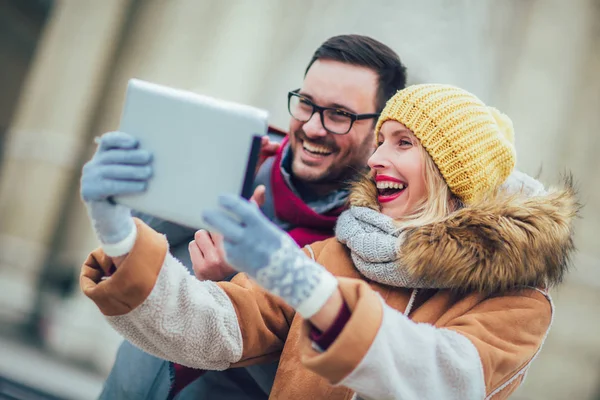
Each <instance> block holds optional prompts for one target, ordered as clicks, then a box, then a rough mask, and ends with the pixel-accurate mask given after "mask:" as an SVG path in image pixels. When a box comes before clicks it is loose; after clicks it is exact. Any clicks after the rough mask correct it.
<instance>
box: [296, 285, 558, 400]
mask: <svg viewBox="0 0 600 400" xmlns="http://www.w3.org/2000/svg"><path fill="white" fill-rule="evenodd" d="M339 291H340V293H341V295H342V299H343V301H344V302H345V303H346V304H347V305H348V307H349V309H350V312H351V315H350V318H349V319H348V321H347V323H346V325H345V326H344V328H343V329H342V330H341V332H340V333H339V335H338V336H337V338H336V339H335V340H334V341H333V343H331V345H330V346H329V347H328V348H327V349H325V351H323V352H319V351H317V350H315V346H313V343H312V341H311V336H310V331H311V329H312V326H311V324H312V323H313V322H312V320H311V322H310V323H309V322H307V323H306V324H305V332H304V333H305V334H304V335H303V336H302V339H301V354H302V357H301V359H302V361H303V363H304V365H305V366H306V367H307V368H309V369H311V370H312V371H313V372H315V373H317V374H319V375H321V376H323V377H325V378H327V379H328V380H329V381H330V382H331V383H332V384H336V385H343V386H346V387H349V388H351V389H353V390H355V391H356V392H357V393H359V394H360V395H362V396H364V397H366V398H419V399H439V398H444V399H483V398H491V396H496V397H494V398H505V397H506V396H508V394H510V393H511V392H512V391H513V390H514V389H515V388H516V386H518V384H519V383H520V380H521V379H522V377H523V373H524V372H525V371H526V370H527V368H528V367H529V364H530V362H531V361H532V359H533V358H534V356H535V355H536V354H537V352H538V351H539V349H540V347H541V344H542V342H543V340H544V338H545V335H546V333H547V330H548V329H549V324H550V320H551V304H550V303H549V301H548V299H547V298H546V297H545V295H544V294H543V293H541V292H538V291H536V290H534V289H531V290H527V291H524V292H519V293H515V294H511V295H506V296H503V297H496V298H491V299H487V300H485V301H482V302H479V303H477V302H476V301H475V302H473V304H472V306H471V307H468V308H467V307H465V304H460V305H458V304H457V305H455V306H454V307H453V308H451V309H450V310H449V311H448V312H446V313H445V314H444V315H443V316H442V317H441V318H440V319H439V320H438V322H436V325H435V326H434V325H431V324H427V323H415V322H414V321H412V320H410V319H409V318H408V317H406V316H405V315H403V314H402V313H401V312H399V311H397V310H394V309H392V308H391V307H389V306H387V305H386V304H385V302H384V301H383V300H382V299H381V297H380V296H379V295H377V294H376V293H375V292H374V291H373V290H372V289H371V288H370V287H369V286H368V284H366V283H365V282H362V281H359V280H354V279H344V278H340V279H339ZM461 307H464V310H462V309H461V310H459V309H460V308H461ZM486 396H487V397H486Z"/></svg>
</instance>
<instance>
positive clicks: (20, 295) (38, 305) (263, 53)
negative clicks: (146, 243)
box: [0, 0, 600, 400]
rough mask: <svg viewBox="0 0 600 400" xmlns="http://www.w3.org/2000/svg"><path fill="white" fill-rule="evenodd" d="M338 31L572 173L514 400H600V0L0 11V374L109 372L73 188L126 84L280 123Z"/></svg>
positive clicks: (74, 385)
mask: <svg viewBox="0 0 600 400" xmlns="http://www.w3.org/2000/svg"><path fill="white" fill-rule="evenodd" d="M340 33H361V34H367V35H370V36H373V37H374V38H376V39H379V40H381V41H383V42H384V43H386V44H388V45H390V46H391V47H392V48H394V50H396V51H397V52H398V53H399V54H400V56H401V58H402V59H403V61H404V62H405V64H406V65H407V66H408V71H409V78H410V81H411V82H413V83H416V82H444V83H452V84H456V85H459V86H462V87H464V88H466V89H468V90H470V91H472V92H474V93H476V94H478V95H479V96H480V97H481V98H482V99H483V100H484V101H486V102H487V103H488V104H490V105H494V106H496V107H498V108H500V109H501V110H503V111H504V112H506V113H507V114H508V115H509V116H511V118H512V119H513V121H514V125H515V128H516V140H517V148H518V153H519V161H518V167H519V168H520V169H522V170H524V171H525V172H528V173H530V174H533V175H539V176H540V177H541V179H542V181H543V182H545V183H548V184H552V183H557V182H559V176H560V174H561V173H562V172H564V171H566V170H569V171H572V172H573V174H574V175H575V177H576V179H577V181H578V183H579V187H580V192H581V198H582V200H583V202H584V203H585V208H584V210H583V213H582V216H583V218H581V219H580V220H579V221H578V222H577V245H578V248H579V253H578V254H577V256H576V257H575V258H574V260H573V265H574V267H575V269H574V270H573V272H572V273H571V274H570V275H569V277H568V280H567V282H566V284H565V285H563V286H562V287H561V288H560V289H558V290H556V291H554V293H553V296H554V299H555V302H556V307H557V312H556V315H555V319H554V325H553V329H552V331H551V333H550V335H549V337H548V339H547V340H546V344H545V346H544V350H543V351H542V353H541V355H540V356H539V358H538V360H537V362H536V363H534V365H533V367H532V368H531V370H530V372H529V374H528V377H527V380H526V382H525V384H524V385H523V387H522V388H521V389H520V390H519V391H518V392H517V394H516V395H515V396H514V398H516V399H522V400H525V399H573V400H575V399H582V400H583V399H600V313H599V312H598V304H600V268H598V267H599V266H600V232H599V230H600V179H599V178H598V175H597V174H598V171H599V170H600V135H599V133H598V132H600V1H599V0H421V1H418V2H417V1H409V0H396V1H384V0H370V1H365V0H330V1H327V2H323V1H317V0H285V1H282V0H102V1H98V0H0V162H1V164H0V327H1V328H0V376H3V377H5V378H8V379H11V380H12V381H16V382H21V383H24V384H26V385H30V386H34V387H37V388H39V389H41V390H45V391H48V392H50V393H54V394H56V395H58V396H61V397H66V398H74V399H84V398H90V399H92V398H95V397H96V396H97V394H98V393H99V390H100V386H101V384H102V381H103V379H104V377H105V376H106V375H107V373H108V371H109V369H110V367H111V365H112V362H113V359H114V355H115V351H116V348H117V346H118V344H119V342H120V338H119V337H118V336H117V335H116V334H115V333H114V332H113V331H112V330H111V329H110V328H109V327H108V326H107V324H106V323H105V322H104V320H103V319H102V317H101V315H100V313H99V311H98V310H97V309H96V308H95V306H93V305H92V303H91V302H90V301H88V300H87V299H86V298H84V297H83V295H82V294H81V293H80V292H79V287H78V270H79V266H80V264H81V262H82V260H84V259H85V257H86V255H87V253H88V251H90V250H91V249H92V248H94V247H95V246H96V245H97V243H96V241H95V238H94V236H93V233H92V231H91V228H90V226H89V223H88V220H87V217H86V214H85V210H84V208H83V206H82V204H81V202H80V200H79V197H78V180H79V174H80V168H81V165H82V164H83V162H84V161H85V160H87V159H88V158H89V157H90V155H91V153H92V151H93V141H92V138H93V137H94V136H96V135H100V134H101V133H103V132H106V131H109V130H113V129H115V128H116V127H117V126H118V121H119V116H120V111H121V106H122V102H123V99H124V93H125V86H126V83H127V80H128V79H129V78H132V77H137V78H141V79H145V80H149V81H153V82H157V83H161V84H166V85H171V86H174V87H176V88H181V89H189V90H195V91H198V92H200V93H203V94H207V95H211V96H216V97H220V98H224V99H228V100H233V101H239V102H244V103H248V104H252V105H254V106H258V107H262V108H265V109H267V110H269V112H270V115H271V121H272V123H273V124H275V125H277V126H280V127H283V128H286V127H287V124H288V115H287V110H286V93H287V91H288V90H290V89H292V88H296V87H298V86H300V84H301V81H302V76H303V71H304V68H305V66H306V64H307V62H308V60H309V59H310V56H311V55H312V52H313V51H314V50H315V49H316V48H317V47H318V46H319V45H320V44H321V42H323V41H324V40H325V39H327V38H328V37H330V36H333V35H337V34H340ZM172 134H173V135H174V134H175V132H173V133H172ZM1 386H2V384H1V381H0V388H1Z"/></svg>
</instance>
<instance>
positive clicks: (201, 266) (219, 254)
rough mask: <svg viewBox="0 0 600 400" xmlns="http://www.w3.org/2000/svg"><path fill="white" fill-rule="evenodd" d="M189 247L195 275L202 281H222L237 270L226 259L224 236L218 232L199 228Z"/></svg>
mask: <svg viewBox="0 0 600 400" xmlns="http://www.w3.org/2000/svg"><path fill="white" fill-rule="evenodd" d="M189 249H190V257H191V259H192V267H193V268H194V275H196V278H198V279H199V280H201V281H222V280H225V278H227V277H228V276H230V275H232V274H235V273H236V272H237V271H236V270H235V269H233V268H232V267H231V266H230V265H229V264H227V262H226V261H225V250H224V249H223V236H221V235H219V234H218V233H210V232H208V231H205V230H203V229H202V230H199V231H198V232H196V234H195V235H194V240H192V241H191V242H190V247H189Z"/></svg>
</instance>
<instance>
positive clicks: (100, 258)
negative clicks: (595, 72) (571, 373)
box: [81, 85, 578, 399]
mask: <svg viewBox="0 0 600 400" xmlns="http://www.w3.org/2000/svg"><path fill="white" fill-rule="evenodd" d="M375 138H376V143H377V149H376V150H375V152H374V154H373V156H372V157H371V158H370V160H369V167H370V169H371V174H370V175H369V176H366V177H365V178H364V179H363V180H362V181H361V182H359V183H357V184H356V185H355V187H354V189H353V192H352V195H351V200H350V202H351V208H350V209H349V210H348V211H346V212H345V213H343V214H342V216H340V219H339V220H338V224H337V227H336V238H334V239H330V240H326V241H323V242H319V243H315V244H313V245H311V246H307V247H306V248H305V249H304V251H302V250H300V249H299V248H298V247H297V246H295V244H294V243H293V242H292V241H291V240H290V239H289V237H288V236H286V235H285V233H284V232H282V231H280V230H279V229H277V228H276V227H275V226H274V225H273V224H271V223H270V222H269V221H268V220H267V219H266V218H265V217H264V216H262V215H261V214H260V212H259V210H258V208H257V207H256V206H255V205H253V204H251V203H248V202H247V201H245V200H243V199H240V198H237V197H235V196H223V197H222V198H221V200H220V206H221V208H220V209H217V210H211V211H208V212H206V213H205V215H204V218H205V220H206V222H207V223H208V224H209V225H211V226H213V227H214V228H215V229H216V230H218V231H219V232H220V233H221V234H223V236H224V247H225V251H226V254H227V258H228V261H229V262H230V263H231V264H232V265H233V266H234V267H235V268H236V269H238V270H239V271H242V272H245V274H238V275H236V277H235V278H234V279H233V280H232V281H231V282H220V283H213V282H200V281H197V280H196V279H194V278H193V277H191V276H190V275H189V274H188V273H187V271H185V269H184V268H183V267H182V266H181V265H180V264H179V263H178V262H177V260H175V259H173V257H172V256H170V255H169V254H168V248H167V243H166V242H165V240H164V238H162V236H161V235H158V234H157V233H156V232H154V231H152V230H150V229H149V228H148V227H147V226H145V225H144V224H143V223H141V222H140V221H135V222H134V221H133V220H132V219H131V217H130V216H129V210H126V209H123V208H122V207H120V206H115V205H113V204H112V203H110V202H109V201H107V199H108V198H109V196H111V195H115V194H120V193H123V192H136V191H142V190H144V182H143V181H144V180H147V179H148V178H147V176H149V175H150V172H151V169H149V167H148V165H149V156H148V155H147V154H146V155H143V154H142V153H140V151H141V150H139V149H137V148H136V146H137V144H136V143H135V141H134V140H133V139H132V138H130V137H128V136H126V135H124V136H123V135H120V136H119V135H117V136H113V137H108V138H107V137H104V138H102V139H101V141H100V146H99V149H98V152H97V154H96V156H95V159H103V160H106V159H109V160H116V161H114V163H116V164H119V163H120V164H127V166H128V167H129V168H127V171H129V172H127V174H126V173H125V170H123V174H122V175H119V174H118V173H117V174H112V175H111V177H112V178H111V179H113V181H111V180H110V179H108V178H107V179H100V180H99V179H94V178H97V176H98V174H99V173H98V172H97V171H98V167H97V163H96V162H94V159H92V161H91V162H90V163H88V166H86V167H85V168H84V173H83V179H82V196H83V198H84V200H85V201H86V204H87V206H88V209H89V212H90V215H91V217H92V220H93V221H94V226H95V229H96V232H97V234H98V236H99V238H100V240H101V242H102V243H103V245H102V249H99V250H96V251H95V252H93V253H92V254H91V255H90V257H89V258H88V259H87V261H86V263H85V264H84V266H83V270H82V276H81V286H82V289H83V291H84V293H85V294H86V295H87V296H89V297H90V298H91V299H92V300H93V301H95V302H96V304H97V305H98V307H99V308H100V310H101V311H102V312H103V313H104V314H105V315H106V316H107V319H108V321H109V322H110V323H111V324H112V325H113V326H114V327H115V329H117V330H118V331H119V332H120V333H122V334H123V335H124V336H125V337H126V338H127V339H129V340H130V341H131V342H132V343H134V344H136V345H137V346H140V347H141V348H142V349H144V350H146V351H148V352H150V353H152V354H155V355H157V356H159V357H162V358H165V359H169V360H172V361H174V362H177V363H179V364H182V365H186V366H189V367H193V368H199V369H225V368H229V367H237V366H245V365H250V364H256V363H260V362H265V361H269V360H272V359H277V358H279V359H280V363H279V369H278V371H277V376H276V379H275V384H274V386H273V390H272V392H271V398H274V399H292V398H293V399H303V398H307V399H325V398H326V399H349V398H351V397H352V396H354V395H356V397H357V398H369V399H454V398H456V399H480V398H494V399H496V398H506V397H508V396H509V395H510V394H511V393H512V392H513V391H514V390H515V389H516V387H517V386H518V385H519V384H520V382H521V381H522V379H523V377H524V375H525V372H526V371H527V369H528V368H529V366H530V364H531V362H532V361H533V359H534V358H535V356H536V355H537V354H538V352H539V351H540V349H541V346H542V344H543V341H544V339H545V337H546V335H547V332H548V329H549V327H550V323H551V320H552V314H553V306H552V302H551V300H550V297H549V295H548V293H547V290H548V288H549V287H550V286H552V285H555V284H557V283H559V282H560V281H561V279H562V277H563V274H564V272H565V271H566V268H567V261H568V258H569V256H570V255H571V253H572V251H573V244H572V221H573V218H574V217H575V215H576V214H577V211H578V204H577V201H576V199H575V196H574V193H573V190H572V189H571V187H570V186H569V185H567V187H566V188H565V189H562V190H553V191H550V192H548V193H547V192H545V191H544V189H543V187H541V184H539V182H537V181H535V180H533V179H531V178H529V177H527V176H524V174H520V173H518V172H514V171H513V169H514V165H515V151H514V145H513V132H512V124H511V123H510V120H509V119H508V117H506V116H504V115H502V114H500V113H499V112H498V111H497V110H495V109H492V108H488V107H486V106H485V105H484V104H483V103H482V102H481V101H480V100H479V99H477V98H476V97H475V96H473V95H472V94H470V93H468V92H466V91H464V90H461V89H459V88H456V87H452V86H447V85H416V86H411V87H409V88H407V89H404V90H402V91H399V92H398V93H397V94H396V95H395V96H394V97H393V98H392V99H390V100H389V101H388V104H387V105H386V108H385V109H384V110H383V112H382V114H381V116H380V118H379V120H378V122H377V126H376V129H375ZM115 150H116V151H118V154H119V155H118V156H114V155H113V156H107V155H106V154H107V152H109V151H113V153H114V151H115ZM140 154H142V155H140ZM132 168H133V169H136V168H137V169H136V171H138V173H137V175H136V174H133V173H132V172H131V170H132ZM511 173H512V174H511ZM100 175H102V174H100ZM115 175H119V176H118V178H114V176H115ZM134 175H135V178H136V179H133V178H132V176H134ZM509 175H510V176H509ZM140 181H142V183H140ZM99 182H100V183H99ZM306 255H308V256H309V257H306ZM114 271H116V272H114ZM113 272H114V273H113ZM111 274H112V276H110V278H108V279H106V277H107V276H109V275H111Z"/></svg>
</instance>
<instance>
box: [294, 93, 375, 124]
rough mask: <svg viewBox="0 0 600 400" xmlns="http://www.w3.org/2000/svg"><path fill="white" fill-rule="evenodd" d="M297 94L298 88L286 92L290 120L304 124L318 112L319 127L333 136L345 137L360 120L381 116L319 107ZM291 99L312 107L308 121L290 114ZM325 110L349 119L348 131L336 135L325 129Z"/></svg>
mask: <svg viewBox="0 0 600 400" xmlns="http://www.w3.org/2000/svg"><path fill="white" fill-rule="evenodd" d="M299 92H300V88H298V89H296V90H290V91H289V92H288V112H289V113H290V116H291V117H292V118H294V119H295V120H296V121H299V122H303V123H306V122H308V121H310V119H311V118H312V117H313V115H315V112H318V113H319V116H320V117H321V125H322V126H323V129H325V130H326V131H327V132H329V133H331V134H333V135H346V134H348V132H350V130H351V129H352V126H354V123H355V122H356V121H361V120H365V119H371V118H379V116H380V115H381V114H380V113H368V114H354V113H351V112H348V111H346V110H343V109H341V108H339V107H321V106H319V105H317V104H315V103H313V101H312V100H311V99H309V98H308V97H306V96H303V95H301V94H300V93H299ZM292 97H298V98H302V99H304V100H306V101H307V102H309V103H310V105H311V106H312V112H311V113H310V117H308V119H307V120H306V121H302V120H300V119H298V118H296V117H295V116H294V114H293V113H292V110H291V109H290V103H291V100H292ZM327 110H334V111H336V112H339V113H342V114H344V115H345V116H347V117H349V118H350V127H349V128H348V130H347V131H346V132H344V133H337V132H333V131H331V130H329V129H327V127H326V126H325V119H324V117H323V112H324V111H327Z"/></svg>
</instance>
